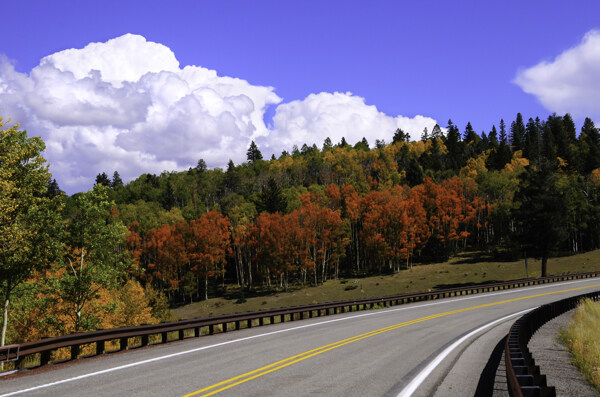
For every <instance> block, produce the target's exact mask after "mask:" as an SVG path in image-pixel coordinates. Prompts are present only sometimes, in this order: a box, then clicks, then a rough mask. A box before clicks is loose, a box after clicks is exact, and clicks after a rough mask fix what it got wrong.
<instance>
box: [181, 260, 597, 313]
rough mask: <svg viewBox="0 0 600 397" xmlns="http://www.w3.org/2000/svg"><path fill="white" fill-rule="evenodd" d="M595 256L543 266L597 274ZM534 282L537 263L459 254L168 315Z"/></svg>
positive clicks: (233, 295) (236, 296) (232, 297)
mask: <svg viewBox="0 0 600 397" xmlns="http://www.w3.org/2000/svg"><path fill="white" fill-rule="evenodd" d="M598 263H600V250H595V251H590V252H586V253H583V254H577V255H572V256H566V257H558V258H551V259H550V260H549V261H548V273H549V274H562V273H579V272H587V271H593V270H597V269H598ZM527 274H528V276H529V277H540V275H541V270H540V261H539V260H531V259H530V260H529V272H528V273H526V271H525V265H524V261H523V260H519V261H505V262H504V261H495V260H493V259H492V258H491V257H485V256H481V255H478V254H475V253H468V254H461V255H458V256H456V257H454V258H452V259H451V260H449V261H446V262H443V263H432V264H427V265H418V266H413V268H412V269H408V270H402V271H400V272H399V273H396V274H391V275H385V276H371V277H362V278H341V279H339V280H328V281H326V282H325V283H323V284H320V285H318V286H316V287H304V288H301V286H297V287H293V288H289V290H288V292H285V291H283V290H279V291H277V290H273V291H271V292H269V291H262V293H261V294H260V295H258V294H257V295H256V296H247V295H246V296H245V298H244V299H243V300H242V299H240V296H241V295H240V293H241V289H240V288H239V287H237V286H236V285H235V284H230V285H227V286H226V293H225V296H223V297H218V298H211V299H208V300H206V301H200V302H195V303H192V304H187V305H183V306H180V307H177V308H174V309H172V310H171V312H172V314H173V318H174V319H185V318H194V317H206V316H212V315H218V314H230V313H237V312H245V311H255V310H261V309H271V308H278V307H288V306H297V305H308V304H313V303H322V302H333V301H340V300H348V299H356V298H370V297H377V296H386V295H395V294H402V293H410V292H422V291H433V290H436V289H442V288H454V287H462V286H468V285H471V284H482V283H493V282H499V281H509V280H515V279H520V278H526V277H527Z"/></svg>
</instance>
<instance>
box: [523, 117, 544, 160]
mask: <svg viewBox="0 0 600 397" xmlns="http://www.w3.org/2000/svg"><path fill="white" fill-rule="evenodd" d="M540 141H541V134H540V131H539V130H538V127H537V124H536V123H535V121H533V119H532V118H529V121H528V122H527V127H526V129H525V144H524V147H523V156H524V157H525V158H527V159H529V162H530V163H531V164H534V165H536V166H539V164H540V162H541V161H542V158H541V154H542V153H541V152H542V150H541V142H540Z"/></svg>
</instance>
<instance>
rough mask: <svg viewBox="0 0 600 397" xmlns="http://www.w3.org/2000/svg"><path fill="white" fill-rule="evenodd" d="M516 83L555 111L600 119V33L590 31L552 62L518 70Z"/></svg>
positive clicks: (544, 62)
mask: <svg viewBox="0 0 600 397" xmlns="http://www.w3.org/2000/svg"><path fill="white" fill-rule="evenodd" d="M514 82H515V83H516V84H518V85H519V86H520V87H521V88H522V89H523V91H525V92H526V93H528V94H533V95H535V96H536V97H537V98H538V99H539V100H540V102H541V103H542V105H544V107H546V108H547V109H548V110H550V111H552V112H557V113H571V114H572V115H573V116H575V117H591V118H593V119H595V120H600V89H598V88H599V87H600V31H598V30H592V31H590V32H588V33H587V34H586V35H585V37H584V38H583V40H582V42H581V43H580V44H579V45H577V46H576V47H573V48H570V49H568V50H566V51H564V52H563V53H561V54H560V55H558V56H557V57H556V58H555V59H554V60H553V61H552V62H547V61H543V62H540V63H539V64H537V65H535V66H532V67H530V68H528V69H524V70H521V71H519V72H518V73H517V76H516V78H515V80H514Z"/></svg>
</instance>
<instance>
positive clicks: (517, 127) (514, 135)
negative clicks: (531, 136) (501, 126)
mask: <svg viewBox="0 0 600 397" xmlns="http://www.w3.org/2000/svg"><path fill="white" fill-rule="evenodd" d="M524 137H525V125H524V124H523V116H522V115H521V113H517V119H516V120H515V121H513V122H512V123H511V125H510V144H511V146H512V147H513V150H521V149H523V139H524Z"/></svg>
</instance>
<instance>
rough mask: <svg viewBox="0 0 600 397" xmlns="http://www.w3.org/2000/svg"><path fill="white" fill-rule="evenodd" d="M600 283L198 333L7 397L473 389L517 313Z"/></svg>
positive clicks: (63, 370) (5, 382) (45, 378)
mask: <svg viewBox="0 0 600 397" xmlns="http://www.w3.org/2000/svg"><path fill="white" fill-rule="evenodd" d="M598 289H600V279H586V280H576V281H569V282H563V283H555V284H546V285H539V286H534V287H528V288H520V289H515V290H507V291H499V292H492V293H486V294H477V295H469V296H462V297H456V298H447V299H443V300H439V301H432V302H422V303H415V304H409V305H402V306H396V307H392V308H388V309H380V310H372V311H363V312H354V313H346V314H339V315H334V316H327V317H320V318H313V319H310V320H304V321H294V322H289V323H284V324H275V325H270V326H265V327H256V328H251V329H245V330H241V331H236V332H230V333H226V334H217V335H213V336H206V337H201V338H193V339H188V340H185V341H181V342H174V343H170V344H167V345H160V346H154V347H149V348H144V349H137V350H133V351H130V352H124V353H117V354H109V355H105V356H101V357H98V358H93V359H85V360H81V361H79V362H74V363H71V364H59V365H53V366H50V367H49V368H48V369H46V370H33V371H27V372H24V373H22V374H21V375H19V376H16V377H15V376H11V377H0V397H1V396H9V395H27V396H81V395H85V396H124V395H127V396H131V395H135V396H137V395H139V396H184V395H197V396H208V395H215V394H217V395H219V396H266V395H269V396H271V395H274V396H306V395H324V396H398V395H403V396H404V395H411V394H412V395H415V396H431V395H438V396H464V395H473V393H474V391H475V389H476V387H477V383H478V381H479V376H480V373H481V370H482V368H483V366H484V365H485V363H486V362H487V360H488V358H489V356H490V354H491V352H492V350H493V349H494V347H495V346H496V344H497V343H498V341H499V340H500V339H501V338H502V337H503V336H504V335H505V334H506V333H507V332H508V328H509V327H510V325H511V324H512V323H513V322H514V321H515V320H516V318H517V315H515V314H516V313H519V312H522V311H524V310H528V309H531V308H534V307H537V306H539V305H541V304H544V303H547V302H551V301H555V300H559V299H562V298H565V297H568V296H572V295H578V294H581V293H585V292H591V291H594V290H598ZM509 316H512V317H509ZM482 327H484V328H482Z"/></svg>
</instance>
